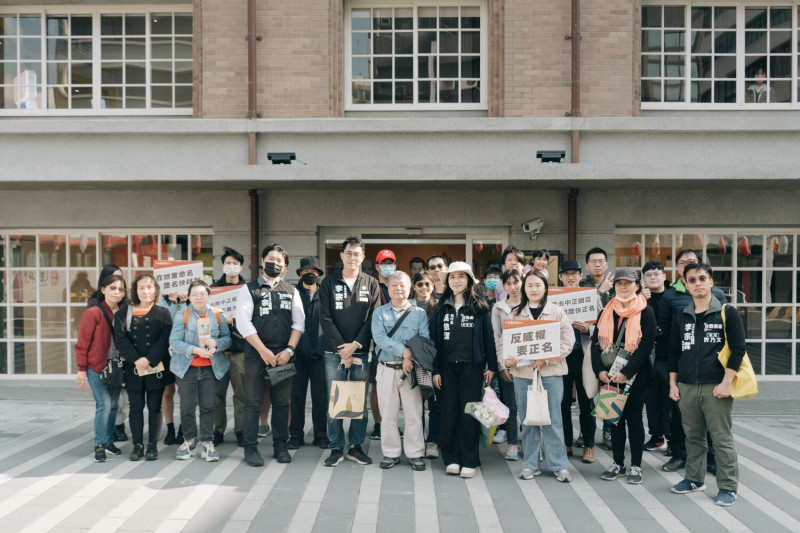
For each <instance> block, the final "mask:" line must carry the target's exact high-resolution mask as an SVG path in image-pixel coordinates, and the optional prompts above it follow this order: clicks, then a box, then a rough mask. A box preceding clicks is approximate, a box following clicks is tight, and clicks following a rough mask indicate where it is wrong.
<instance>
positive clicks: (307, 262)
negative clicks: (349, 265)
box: [297, 255, 325, 276]
mask: <svg viewBox="0 0 800 533" xmlns="http://www.w3.org/2000/svg"><path fill="white" fill-rule="evenodd" d="M309 268H313V269H315V270H316V271H317V273H318V274H319V275H320V276H322V275H323V274H325V272H323V271H322V269H321V268H320V267H319V259H317V257H316V256H313V255H309V256H307V257H304V258H302V259H301V260H300V267H299V268H298V269H297V275H298V276H299V275H300V272H302V271H303V270H308V269H309Z"/></svg>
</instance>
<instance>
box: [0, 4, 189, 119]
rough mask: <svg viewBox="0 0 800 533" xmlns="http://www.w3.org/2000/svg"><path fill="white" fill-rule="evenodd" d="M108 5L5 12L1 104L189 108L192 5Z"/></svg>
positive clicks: (20, 108) (0, 35)
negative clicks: (188, 8)
mask: <svg viewBox="0 0 800 533" xmlns="http://www.w3.org/2000/svg"><path fill="white" fill-rule="evenodd" d="M107 11H108V9H103V10H102V11H100V10H98V11H95V12H94V13H86V14H84V13H81V14H69V13H58V12H55V13H50V12H48V13H47V14H46V15H45V14H44V13H42V14H41V15H31V16H27V15H18V14H8V15H6V16H4V17H0V19H2V22H0V24H2V26H0V39H2V43H0V46H1V47H2V49H1V50H0V60H2V61H3V65H2V66H3V74H2V78H0V92H2V94H3V99H2V103H0V109H6V110H13V111H14V114H20V112H22V114H24V113H25V111H24V110H65V111H70V110H72V111H79V112H81V113H85V110H87V109H89V110H94V111H103V110H115V109H116V110H120V111H123V110H130V109H145V110H151V111H158V110H176V109H181V108H189V109H190V108H191V105H192V98H191V93H192V69H193V66H192V60H193V40H192V33H191V31H192V15H191V13H181V12H169V13H149V12H148V11H146V10H141V8H140V12H138V13H109V12H107ZM128 11H130V10H128ZM148 26H149V30H148ZM17 27H19V28H20V31H17V30H16V28H17ZM95 27H97V28H99V31H98V32H97V33H95V31H94V28H95ZM96 73H97V74H99V75H97V76H96V75H95V74H96ZM148 73H149V74H150V75H149V76H148Z"/></svg>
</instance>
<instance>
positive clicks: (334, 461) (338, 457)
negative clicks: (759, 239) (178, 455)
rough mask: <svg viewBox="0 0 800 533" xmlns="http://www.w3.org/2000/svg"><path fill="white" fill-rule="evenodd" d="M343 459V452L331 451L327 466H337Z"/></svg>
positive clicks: (326, 462)
mask: <svg viewBox="0 0 800 533" xmlns="http://www.w3.org/2000/svg"><path fill="white" fill-rule="evenodd" d="M343 459H344V454H343V453H342V450H331V454H330V455H329V456H328V458H327V459H325V466H337V465H338V464H339V463H341V462H342V460H343Z"/></svg>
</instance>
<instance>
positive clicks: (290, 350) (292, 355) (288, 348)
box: [286, 346, 294, 357]
mask: <svg viewBox="0 0 800 533" xmlns="http://www.w3.org/2000/svg"><path fill="white" fill-rule="evenodd" d="M286 351H287V352H289V357H294V348H292V347H291V346H287V347H286Z"/></svg>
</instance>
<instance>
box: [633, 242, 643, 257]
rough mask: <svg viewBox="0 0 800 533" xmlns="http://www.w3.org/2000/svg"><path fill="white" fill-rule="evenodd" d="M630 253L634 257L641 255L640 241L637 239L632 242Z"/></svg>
mask: <svg viewBox="0 0 800 533" xmlns="http://www.w3.org/2000/svg"><path fill="white" fill-rule="evenodd" d="M631 255H633V256H635V257H641V256H642V243H640V242H639V241H636V242H635V243H633V246H631Z"/></svg>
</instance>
